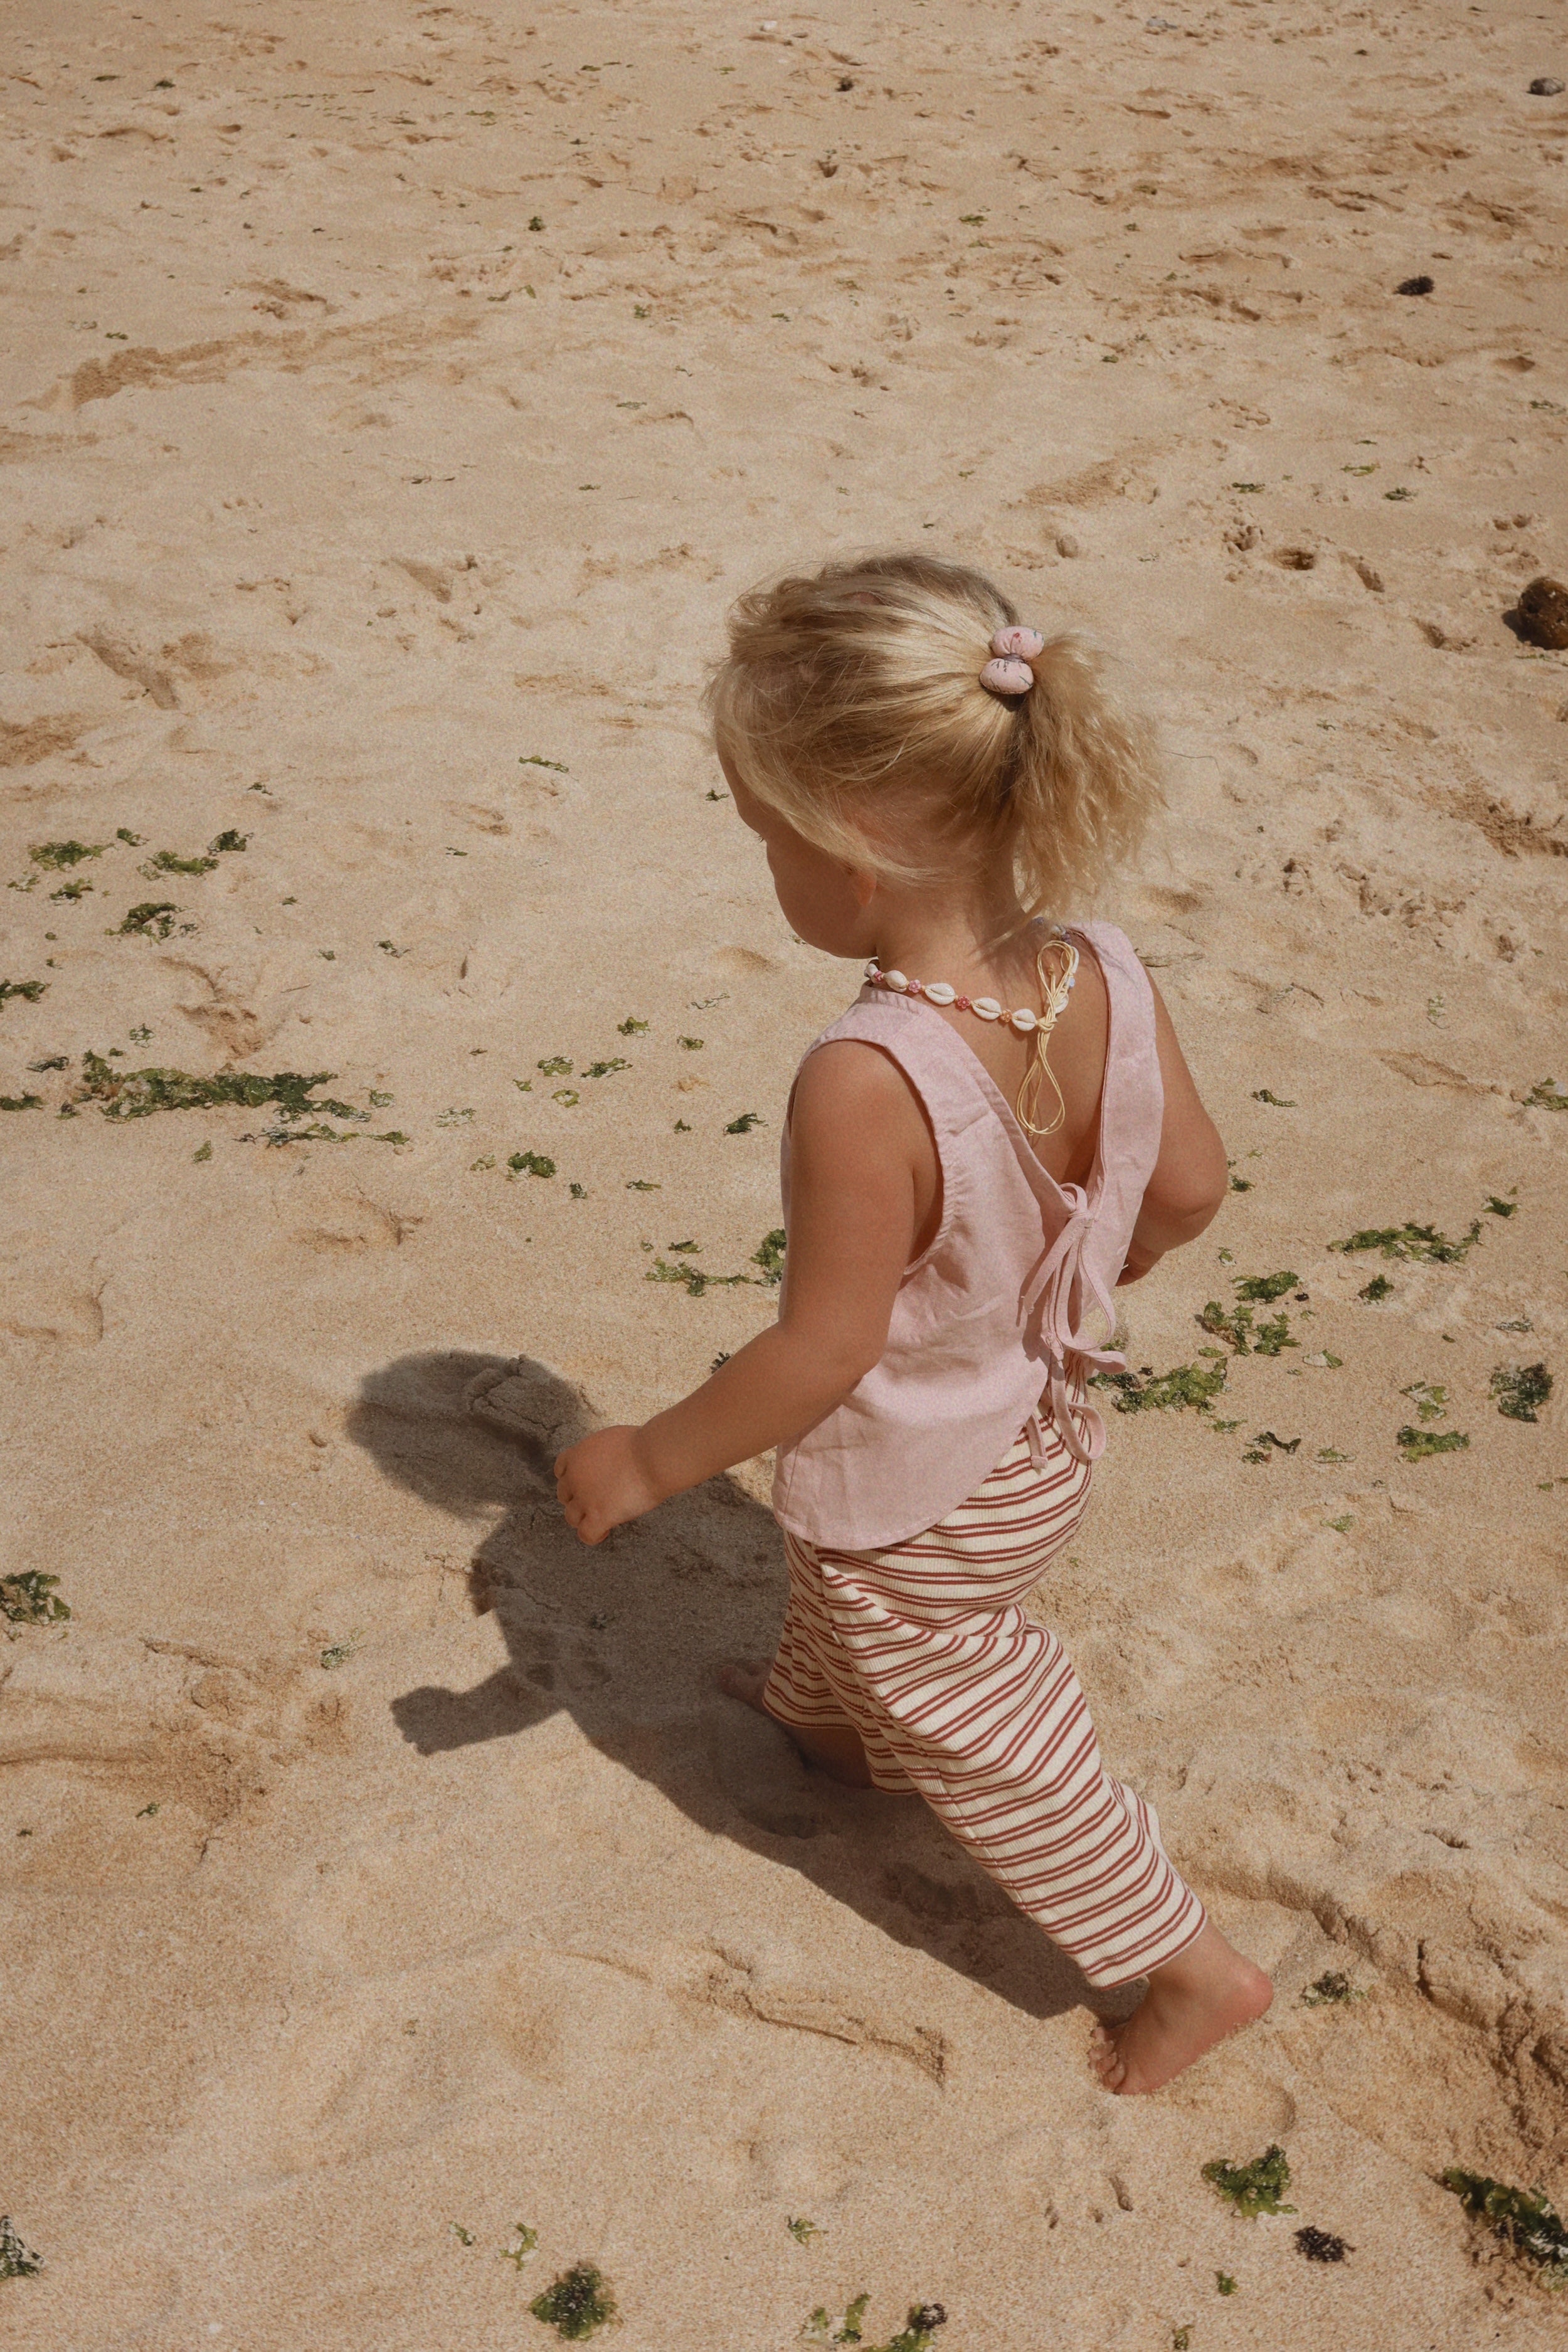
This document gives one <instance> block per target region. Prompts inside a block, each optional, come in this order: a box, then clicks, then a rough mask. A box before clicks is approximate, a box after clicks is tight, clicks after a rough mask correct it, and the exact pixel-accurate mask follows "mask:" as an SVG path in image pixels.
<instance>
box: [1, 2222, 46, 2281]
mask: <svg viewBox="0 0 1568 2352" xmlns="http://www.w3.org/2000/svg"><path fill="white" fill-rule="evenodd" d="M43 2267H44V2258H43V2256H42V2254H36V2253H34V2252H33V2250H32V2248H31V2246H25V2245H24V2244H23V2243H22V2241H21V2239H20V2238H19V2237H18V2236H17V2235H16V2231H15V2230H14V2229H13V2228H12V2227H11V2216H10V2215H9V2213H0V2279H10V2278H37V2275H38V2273H39V2272H40V2271H41V2270H42V2269H43Z"/></svg>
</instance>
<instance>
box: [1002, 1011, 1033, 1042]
mask: <svg viewBox="0 0 1568 2352" xmlns="http://www.w3.org/2000/svg"><path fill="white" fill-rule="evenodd" d="M1007 1020H1008V1024H1009V1026H1010V1027H1012V1028H1014V1029H1016V1031H1017V1033H1018V1034H1019V1036H1020V1037H1026V1036H1027V1035H1028V1034H1029V1032H1030V1030H1031V1029H1037V1028H1038V1027H1039V1025H1040V1024H1039V1019H1038V1016H1037V1014H1036V1013H1031V1012H1030V1011H1029V1009H1028V1007H1027V1005H1020V1007H1019V1008H1018V1010H1017V1012H1016V1013H1009V1014H1008V1015H1007Z"/></svg>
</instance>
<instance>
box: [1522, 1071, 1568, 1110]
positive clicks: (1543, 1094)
mask: <svg viewBox="0 0 1568 2352" xmlns="http://www.w3.org/2000/svg"><path fill="white" fill-rule="evenodd" d="M1524 1107H1525V1109H1526V1110H1568V1094H1565V1093H1564V1092H1563V1089H1562V1087H1559V1085H1558V1083H1557V1081H1556V1079H1555V1078H1537V1079H1536V1081H1535V1084H1534V1085H1533V1086H1532V1087H1531V1089H1530V1092H1529V1093H1528V1094H1527V1095H1526V1096H1525V1097H1524Z"/></svg>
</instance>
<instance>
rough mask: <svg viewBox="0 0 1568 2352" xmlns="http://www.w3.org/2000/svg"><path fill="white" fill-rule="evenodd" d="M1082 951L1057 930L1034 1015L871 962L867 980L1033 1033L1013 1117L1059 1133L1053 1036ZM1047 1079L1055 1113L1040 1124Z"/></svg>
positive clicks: (1038, 967)
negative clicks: (1006, 1007)
mask: <svg viewBox="0 0 1568 2352" xmlns="http://www.w3.org/2000/svg"><path fill="white" fill-rule="evenodd" d="M1078 965H1079V954H1078V950H1077V948H1075V947H1074V945H1073V943H1072V941H1071V940H1069V939H1068V936H1067V933H1066V932H1065V931H1061V930H1058V931H1054V932H1053V933H1052V934H1051V936H1050V938H1049V939H1048V940H1047V941H1046V943H1045V945H1044V947H1043V948H1042V949H1041V950H1040V951H1039V953H1038V955H1037V957H1036V958H1035V976H1036V978H1037V981H1038V982H1039V990H1040V1010H1039V1011H1038V1012H1037V1013H1032V1012H1031V1011H1030V1010H1029V1007H1028V1006H1027V1005H1026V1004H1021V1005H1019V1006H1018V1008H1017V1009H1016V1012H1012V1013H1009V1012H1007V1011H1006V1009H1005V1007H1004V1006H1003V1005H1001V1004H999V1003H997V1001H996V999H995V997H994V996H960V994H959V992H958V991H957V989H955V988H952V987H950V986H949V984H948V982H946V981H945V980H906V979H905V977H904V975H903V973H902V972H901V971H883V970H882V969H881V966H880V965H879V964H878V963H877V962H876V961H875V960H873V961H871V962H870V963H868V965H867V966H866V978H867V980H868V982H870V985H871V986H872V987H873V988H886V989H889V990H890V991H891V992H892V993H893V994H894V995H897V996H923V997H924V998H925V1000H926V1003H928V1004H940V1005H942V1006H943V1007H946V1006H948V1005H951V1006H952V1009H953V1011H954V1012H955V1013H973V1014H974V1015H975V1016H976V1018H977V1019H978V1020H981V1021H1001V1022H1004V1023H1005V1024H1006V1026H1007V1027H1008V1028H1009V1029H1012V1030H1014V1031H1015V1032H1016V1034H1017V1035H1019V1036H1020V1037H1028V1036H1033V1038H1034V1041H1035V1050H1034V1052H1033V1053H1032V1054H1031V1055H1030V1056H1029V1066H1028V1068H1027V1069H1026V1072H1025V1073H1024V1083H1023V1085H1022V1086H1021V1087H1019V1089H1018V1099H1017V1101H1016V1104H1015V1105H1014V1116H1015V1117H1016V1119H1017V1121H1018V1124H1019V1126H1020V1127H1021V1128H1022V1129H1024V1131H1025V1133H1026V1135H1034V1136H1045V1135H1055V1133H1056V1132H1057V1129H1058V1128H1059V1127H1061V1126H1062V1125H1063V1124H1064V1122H1065V1120H1066V1118H1067V1115H1068V1107H1067V1104H1066V1102H1065V1100H1064V1099H1063V1097H1062V1090H1061V1087H1060V1086H1059V1085H1058V1082H1057V1074H1056V1072H1055V1071H1054V1070H1053V1069H1052V1067H1051V1060H1050V1037H1051V1032H1052V1030H1053V1029H1054V1028H1055V1027H1056V1025H1057V1023H1058V1021H1059V1020H1060V1018H1061V1016H1062V1014H1063V1013H1065V1012H1066V1010H1067V1001H1068V997H1069V996H1070V995H1071V994H1072V992H1073V984H1074V982H1076V980H1077V979H1078ZM1047 1083H1048V1085H1049V1087H1050V1089H1051V1092H1052V1093H1053V1094H1054V1095H1055V1096H1056V1098H1057V1108H1056V1115H1055V1117H1054V1118H1052V1119H1051V1120H1050V1122H1049V1124H1048V1125H1047V1126H1045V1127H1040V1126H1038V1125H1037V1123H1036V1119H1035V1113H1036V1112H1037V1110H1038V1109H1039V1108H1040V1099H1041V1093H1042V1089H1043V1088H1044V1087H1045V1086H1046V1085H1047Z"/></svg>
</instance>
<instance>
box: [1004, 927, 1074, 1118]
mask: <svg viewBox="0 0 1568 2352" xmlns="http://www.w3.org/2000/svg"><path fill="white" fill-rule="evenodd" d="M1058 955H1059V959H1060V960H1059V961H1058V962H1057V963H1056V965H1055V968H1054V969H1053V970H1052V971H1047V969H1046V959H1047V956H1051V957H1053V958H1056V957H1058ZM1078 961H1079V959H1078V950H1077V948H1075V947H1074V945H1073V943H1072V941H1071V940H1069V939H1066V938H1064V937H1062V936H1061V934H1059V933H1058V935H1057V937H1056V938H1054V939H1049V940H1047V941H1046V944H1045V946H1044V947H1043V948H1042V949H1041V950H1040V952H1039V954H1038V955H1037V957H1036V958H1035V976H1036V978H1037V981H1038V982H1039V987H1040V1024H1039V1027H1038V1028H1037V1030H1036V1031H1035V1050H1034V1052H1033V1053H1032V1054H1031V1055H1030V1056H1029V1066H1028V1068H1027V1069H1026V1071H1025V1073H1024V1083H1023V1085H1022V1086H1021V1087H1019V1089H1018V1100H1017V1103H1016V1106H1015V1116H1016V1118H1017V1121H1018V1124H1019V1126H1020V1127H1021V1128H1022V1129H1023V1130H1024V1132H1025V1134H1026V1135H1034V1136H1047V1135H1055V1133H1056V1132H1057V1129H1058V1128H1059V1127H1061V1126H1063V1125H1064V1124H1065V1122H1066V1119H1067V1115H1068V1107H1067V1102H1066V1099H1065V1097H1064V1096H1063V1094H1062V1090H1061V1087H1060V1086H1059V1084H1058V1079H1057V1074H1056V1072H1055V1071H1054V1070H1053V1069H1052V1067H1051V1055H1050V1042H1051V1031H1052V1030H1053V1029H1054V1028H1055V1027H1056V1025H1057V1023H1058V1021H1059V1020H1060V1019H1061V1016H1062V1014H1063V1013H1065V1012H1066V1010H1067V1002H1068V996H1069V995H1070V993H1071V992H1072V984H1073V981H1074V979H1075V977H1076V976H1077V972H1078ZM1047 1078H1048V1079H1049V1081H1050V1086H1051V1091H1052V1093H1053V1094H1054V1095H1055V1096H1056V1098H1057V1110H1056V1117H1055V1118H1053V1119H1052V1120H1051V1122H1050V1125H1049V1126H1048V1127H1037V1126H1036V1124H1035V1121H1034V1118H1033V1116H1032V1114H1033V1113H1034V1112H1035V1111H1037V1110H1038V1108H1040V1093H1041V1088H1042V1087H1043V1085H1044V1083H1045V1081H1046V1080H1047Z"/></svg>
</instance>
